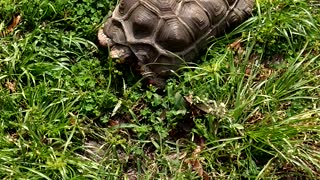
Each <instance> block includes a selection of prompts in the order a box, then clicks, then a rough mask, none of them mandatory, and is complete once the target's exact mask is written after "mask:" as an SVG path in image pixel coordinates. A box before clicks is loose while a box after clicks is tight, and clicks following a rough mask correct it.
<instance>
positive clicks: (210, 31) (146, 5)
mask: <svg viewBox="0 0 320 180" xmlns="http://www.w3.org/2000/svg"><path fill="white" fill-rule="evenodd" d="M253 4H254V0H120V2H119V4H118V5H117V6H116V7H115V9H114V11H113V13H112V15H111V16H110V17H109V18H108V19H107V21H106V22H105V24H104V25H103V27H102V28H101V29H100V30H99V32H98V40H99V43H100V45H102V46H105V47H106V46H108V47H109V49H110V56H111V57H112V58H117V59H120V60H121V61H122V62H125V61H127V62H134V63H135V64H136V65H137V67H138V70H139V71H140V73H141V74H142V75H143V76H144V77H146V78H147V79H148V80H149V81H148V82H149V83H151V84H154V85H156V86H158V87H163V86H164V83H165V80H166V79H167V78H168V76H169V75H170V74H172V73H174V72H175V71H176V70H177V69H178V68H179V67H181V66H183V65H186V64H187V63H188V62H192V61H194V59H195V58H196V56H197V55H199V51H200V50H203V49H205V47H206V46H207V43H208V39H209V38H210V37H218V36H221V35H222V34H223V33H225V32H226V31H228V30H230V29H233V28H234V27H236V26H237V25H239V24H240V23H242V22H243V21H245V20H246V19H247V18H248V17H249V16H250V14H251V12H252V9H253Z"/></svg>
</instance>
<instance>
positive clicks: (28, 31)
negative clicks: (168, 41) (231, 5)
mask: <svg viewBox="0 0 320 180" xmlns="http://www.w3.org/2000/svg"><path fill="white" fill-rule="evenodd" d="M115 4H116V2H115V1H108V0H96V1H94V0H55V1H50V0H41V1H40V0H34V1H27V0H19V1H16V0H4V1H0V9H1V11H0V30H1V31H3V32H4V31H5V30H6V28H7V26H9V25H10V22H11V21H12V19H13V16H15V15H17V13H19V14H20V15H21V17H22V21H21V22H20V24H19V25H18V26H17V27H16V28H15V29H14V31H13V32H10V33H6V34H2V37H1V38H0V123H1V126H0V178H1V179H201V178H203V179H210V178H211V179H266V178H271V179H292V178H293V179H315V178H317V177H319V173H320V162H319V161H320V144H319V140H320V137H319V130H320V126H319V125H320V100H319V99H320V90H319V86H320V81H319V76H320V61H319V51H320V40H319V37H320V31H319V22H320V15H319V6H318V4H317V2H316V1H315V2H312V1H307V0H295V1H293V0H272V1H271V0H270V1H256V6H255V9H254V12H253V16H252V17H251V18H250V19H248V20H247V21H246V22H245V23H243V24H242V25H240V26H239V27H238V28H237V29H235V30H234V31H233V32H231V33H230V34H227V35H225V36H223V37H221V38H218V39H213V40H212V42H211V46H210V47H209V48H208V51H207V52H206V53H204V54H202V56H199V58H198V62H197V66H195V67H185V68H183V69H182V70H181V72H179V73H178V74H177V75H176V76H175V77H172V78H171V79H169V80H168V81H167V85H166V88H165V89H164V90H160V91H159V90H157V89H156V88H155V87H152V86H145V85H144V84H143V83H142V82H141V81H140V80H141V77H139V76H137V75H136V74H134V73H133V72H131V71H130V69H128V67H123V66H121V65H118V64H117V63H116V61H114V60H112V59H109V58H108V52H107V50H103V49H101V48H99V47H98V46H97V45H96V33H97V29H98V28H99V27H100V26H101V23H102V22H103V20H104V17H105V16H106V15H107V14H109V13H110V12H111V11H112V9H113V8H114V6H115Z"/></svg>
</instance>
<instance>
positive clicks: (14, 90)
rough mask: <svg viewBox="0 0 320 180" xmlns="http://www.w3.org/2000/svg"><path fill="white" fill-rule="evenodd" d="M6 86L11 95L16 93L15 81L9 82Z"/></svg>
mask: <svg viewBox="0 0 320 180" xmlns="http://www.w3.org/2000/svg"><path fill="white" fill-rule="evenodd" d="M5 86H6V88H7V89H8V90H10V92H11V93H14V92H16V82H15V81H13V82H10V81H7V82H6V84H5Z"/></svg>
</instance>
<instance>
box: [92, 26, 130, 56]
mask: <svg viewBox="0 0 320 180" xmlns="http://www.w3.org/2000/svg"><path fill="white" fill-rule="evenodd" d="M119 26H120V25H118V24H115V23H112V22H110V21H107V22H106V23H105V24H104V26H103V28H101V29H99V31H98V41H99V44H100V45H101V46H102V47H105V48H109V49H110V57H111V58H114V59H119V60H120V62H126V61H127V60H128V59H130V58H132V57H133V53H132V51H131V49H130V48H129V47H128V46H127V45H126V39H125V35H124V32H123V30H122V29H121V28H120V27H119Z"/></svg>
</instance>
